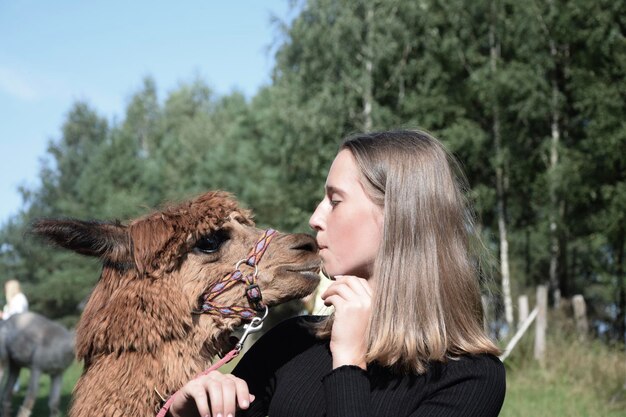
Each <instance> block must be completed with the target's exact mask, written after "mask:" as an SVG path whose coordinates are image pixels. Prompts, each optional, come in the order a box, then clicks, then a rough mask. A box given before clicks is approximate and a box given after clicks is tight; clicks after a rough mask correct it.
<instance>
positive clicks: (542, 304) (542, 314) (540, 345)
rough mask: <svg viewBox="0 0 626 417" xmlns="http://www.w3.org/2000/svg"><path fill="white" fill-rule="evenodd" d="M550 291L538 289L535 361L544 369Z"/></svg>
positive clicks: (541, 287)
mask: <svg viewBox="0 0 626 417" xmlns="http://www.w3.org/2000/svg"><path fill="white" fill-rule="evenodd" d="M547 313H548V289H547V288H546V286H545V285H539V286H538V287H537V322H536V323H535V359H537V360H538V361H539V364H540V365H541V366H542V367H544V366H545V364H546V328H547V323H548V318H547Z"/></svg>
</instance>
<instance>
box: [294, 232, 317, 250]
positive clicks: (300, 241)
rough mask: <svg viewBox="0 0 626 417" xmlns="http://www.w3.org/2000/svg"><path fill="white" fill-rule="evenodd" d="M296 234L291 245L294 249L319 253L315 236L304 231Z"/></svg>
mask: <svg viewBox="0 0 626 417" xmlns="http://www.w3.org/2000/svg"><path fill="white" fill-rule="evenodd" d="M294 236H295V237H296V239H295V241H294V242H293V244H292V246H291V249H292V250H297V251H303V252H313V253H317V251H318V247H317V243H316V242H315V238H313V236H311V235H306V234H303V233H302V234H297V235H294Z"/></svg>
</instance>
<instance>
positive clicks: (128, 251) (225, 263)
mask: <svg viewBox="0 0 626 417" xmlns="http://www.w3.org/2000/svg"><path fill="white" fill-rule="evenodd" d="M33 231H34V233H36V234H38V235H40V236H43V237H45V238H47V239H48V240H51V241H52V242H54V243H56V244H57V245H59V246H61V247H64V248H67V249H71V250H73V251H76V252H78V253H80V254H83V255H89V256H97V257H99V258H101V260H102V261H103V265H104V266H103V271H102V275H101V278H100V281H99V282H98V284H97V286H96V287H95V288H94V291H93V293H92V295H91V297H90V300H89V302H88V303H87V306H86V308H85V311H84V312H83V316H82V318H81V324H80V326H79V329H78V335H77V338H78V340H77V351H78V355H79V357H82V358H85V359H87V360H88V359H89V358H90V357H91V356H93V355H96V354H102V353H112V352H117V353H120V352H122V351H150V352H153V351H154V350H155V349H156V348H158V346H159V345H160V344H162V343H163V341H164V340H175V339H181V340H185V339H189V338H193V339H194V340H195V342H198V340H197V339H198V338H206V340H204V341H202V343H204V344H210V343H212V342H215V340H211V339H212V338H213V339H215V338H217V337H221V336H222V335H221V334H220V335H218V334H216V333H215V332H213V329H214V328H216V327H217V328H218V329H221V330H225V329H229V328H232V327H233V326H236V325H238V324H240V323H241V321H242V319H239V318H229V319H222V318H221V317H219V316H218V317H216V316H213V317H209V316H211V315H206V314H205V315H197V314H193V313H192V312H193V311H197V310H198V309H199V308H200V305H201V299H202V295H203V293H205V292H206V291H207V290H208V289H210V288H211V287H212V286H213V285H214V284H215V283H217V282H218V281H220V280H221V279H223V278H224V277H225V276H228V275H229V274H231V273H232V272H233V271H234V269H235V265H236V264H237V263H238V261H240V260H242V259H244V258H246V256H247V255H248V253H249V252H250V250H251V248H252V247H253V246H254V245H255V244H256V242H257V240H258V239H259V238H260V237H261V236H262V234H263V230H260V229H257V228H256V227H254V223H253V221H252V218H251V214H250V212H249V211H247V210H243V209H241V208H239V207H238V206H237V203H236V201H235V200H234V199H233V198H232V197H231V196H230V195H229V194H227V193H224V192H209V193H206V194H203V195H201V196H199V197H197V198H195V199H193V200H190V201H188V202H185V203H182V204H180V205H177V206H172V207H169V208H166V209H164V210H162V211H159V212H155V213H152V214H149V215H147V216H145V217H142V218H139V219H136V220H133V221H131V222H129V223H128V224H127V225H125V224H121V223H119V222H116V223H105V222H93V221H89V222H87V221H78V220H39V221H37V222H36V223H35V224H34V225H33ZM240 269H241V270H242V272H243V273H244V274H248V273H252V272H254V269H253V268H251V267H249V266H247V265H241V266H240ZM318 269H319V257H318V254H317V246H316V244H315V240H314V239H313V238H312V237H311V236H308V235H304V234H283V233H277V234H276V235H275V236H274V238H273V240H272V241H271V243H270V244H269V246H268V247H267V250H266V252H265V253H264V255H263V258H262V260H261V261H260V263H259V264H258V276H257V284H258V285H259V287H260V289H261V293H262V296H263V302H264V303H265V304H267V305H269V306H272V305H275V304H278V303H282V302H285V301H288V300H291V299H295V298H301V297H304V296H306V295H307V294H309V293H311V292H312V291H313V289H314V288H315V287H316V285H317V282H318V275H317V271H318ZM245 288H246V285H245V284H244V283H237V284H235V285H233V286H232V287H230V288H229V289H227V290H226V291H224V292H221V293H219V295H217V296H216V298H215V300H214V302H215V304H216V305H218V306H226V307H228V306H233V305H234V306H243V307H249V302H248V300H247V298H246V296H245ZM203 329H204V331H203ZM210 329H211V330H210ZM212 332H213V333H212ZM190 342H191V341H190ZM213 353H214V352H213Z"/></svg>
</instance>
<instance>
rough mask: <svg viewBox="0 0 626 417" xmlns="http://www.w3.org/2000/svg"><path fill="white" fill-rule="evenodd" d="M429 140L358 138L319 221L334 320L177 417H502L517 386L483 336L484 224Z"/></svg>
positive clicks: (203, 391)
mask: <svg viewBox="0 0 626 417" xmlns="http://www.w3.org/2000/svg"><path fill="white" fill-rule="evenodd" d="M463 187H464V184H463V183H462V176H461V175H460V172H459V171H458V167H457V165H456V164H455V163H454V161H453V159H452V158H451V157H450V155H449V154H448V153H447V152H446V151H445V149H444V147H443V146H442V145H441V144H440V143H439V142H438V141H437V140H436V139H434V138H433V137H432V136H430V135H429V134H427V133H425V132H420V131H391V132H379V133H372V134H363V135H358V136H354V137H351V138H348V139H347V140H346V141H345V142H344V143H343V145H342V146H341V148H340V150H339V153H338V154H337V156H336V158H335V160H334V162H333V164H332V166H331V168H330V171H329V173H328V178H327V181H326V187H325V189H326V195H325V197H324V199H323V200H322V201H321V202H320V203H319V205H318V207H317V209H316V210H315V212H314V213H313V215H312V216H311V219H310V225H311V227H312V228H313V229H314V230H315V231H316V233H317V243H318V245H319V248H320V256H321V258H322V261H323V265H324V270H325V272H326V274H327V275H328V276H330V277H333V278H332V279H334V282H333V283H332V284H331V285H330V287H329V288H328V289H327V291H326V292H325V293H324V294H323V295H322V298H323V299H324V302H325V304H326V305H329V306H333V307H334V314H333V315H332V316H330V318H327V319H321V320H320V319H319V318H311V317H300V318H295V319H291V320H288V321H286V322H284V323H282V324H280V325H278V326H277V327H275V328H274V329H272V330H271V331H269V332H268V333H267V334H266V335H265V336H263V337H262V338H261V339H260V340H259V341H258V342H257V343H256V344H255V345H253V346H252V348H251V349H250V350H249V351H248V353H246V354H245V355H244V357H243V358H242V360H241V361H240V363H239V364H238V366H237V367H236V369H235V370H234V371H233V375H223V374H221V373H219V372H212V373H210V374H209V375H207V376H204V377H202V378H199V379H196V380H194V381H191V382H189V383H188V384H187V385H185V386H184V387H183V388H182V389H181V391H180V392H179V394H177V397H176V399H175V401H174V403H173V404H172V407H171V409H170V413H171V414H172V415H173V416H175V417H178V416H197V415H198V413H199V415H200V416H213V417H227V416H233V415H235V412H236V413H237V415H238V416H239V415H244V416H259V417H262V416H267V415H269V416H272V417H280V416H292V417H295V416H299V417H300V416H311V417H313V416H360V417H363V416H414V417H417V416H433V417H434V416H465V417H471V416H477V417H478V416H481V417H491V416H497V415H498V413H499V411H500V408H501V406H502V402H503V400H504V393H505V373H504V367H503V365H502V363H501V362H500V361H499V360H498V358H497V357H496V356H495V355H497V354H498V349H497V347H496V346H495V345H494V344H493V343H492V342H491V341H490V340H489V338H488V337H487V336H486V335H485V333H484V330H483V316H482V305H481V299H480V288H479V280H478V271H477V267H476V265H477V263H476V259H475V258H474V257H473V256H472V253H471V250H470V249H471V248H470V239H471V238H472V237H473V236H471V234H472V233H473V223H472V216H471V211H470V210H469V208H468V206H467V204H466V200H465V198H464V197H463V193H462V190H463Z"/></svg>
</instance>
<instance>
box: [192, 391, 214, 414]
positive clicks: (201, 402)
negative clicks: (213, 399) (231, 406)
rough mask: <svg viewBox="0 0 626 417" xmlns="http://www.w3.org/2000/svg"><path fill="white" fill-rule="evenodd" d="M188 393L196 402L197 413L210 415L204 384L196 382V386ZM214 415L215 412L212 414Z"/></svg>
mask: <svg viewBox="0 0 626 417" xmlns="http://www.w3.org/2000/svg"><path fill="white" fill-rule="evenodd" d="M189 395H191V397H192V398H193V401H194V402H195V403H196V408H197V409H198V413H199V415H201V416H210V415H211V414H210V413H209V400H208V398H207V395H206V391H205V389H204V386H202V385H200V384H198V387H197V388H195V387H194V389H193V390H191V391H190V392H189ZM214 415H215V414H214Z"/></svg>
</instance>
